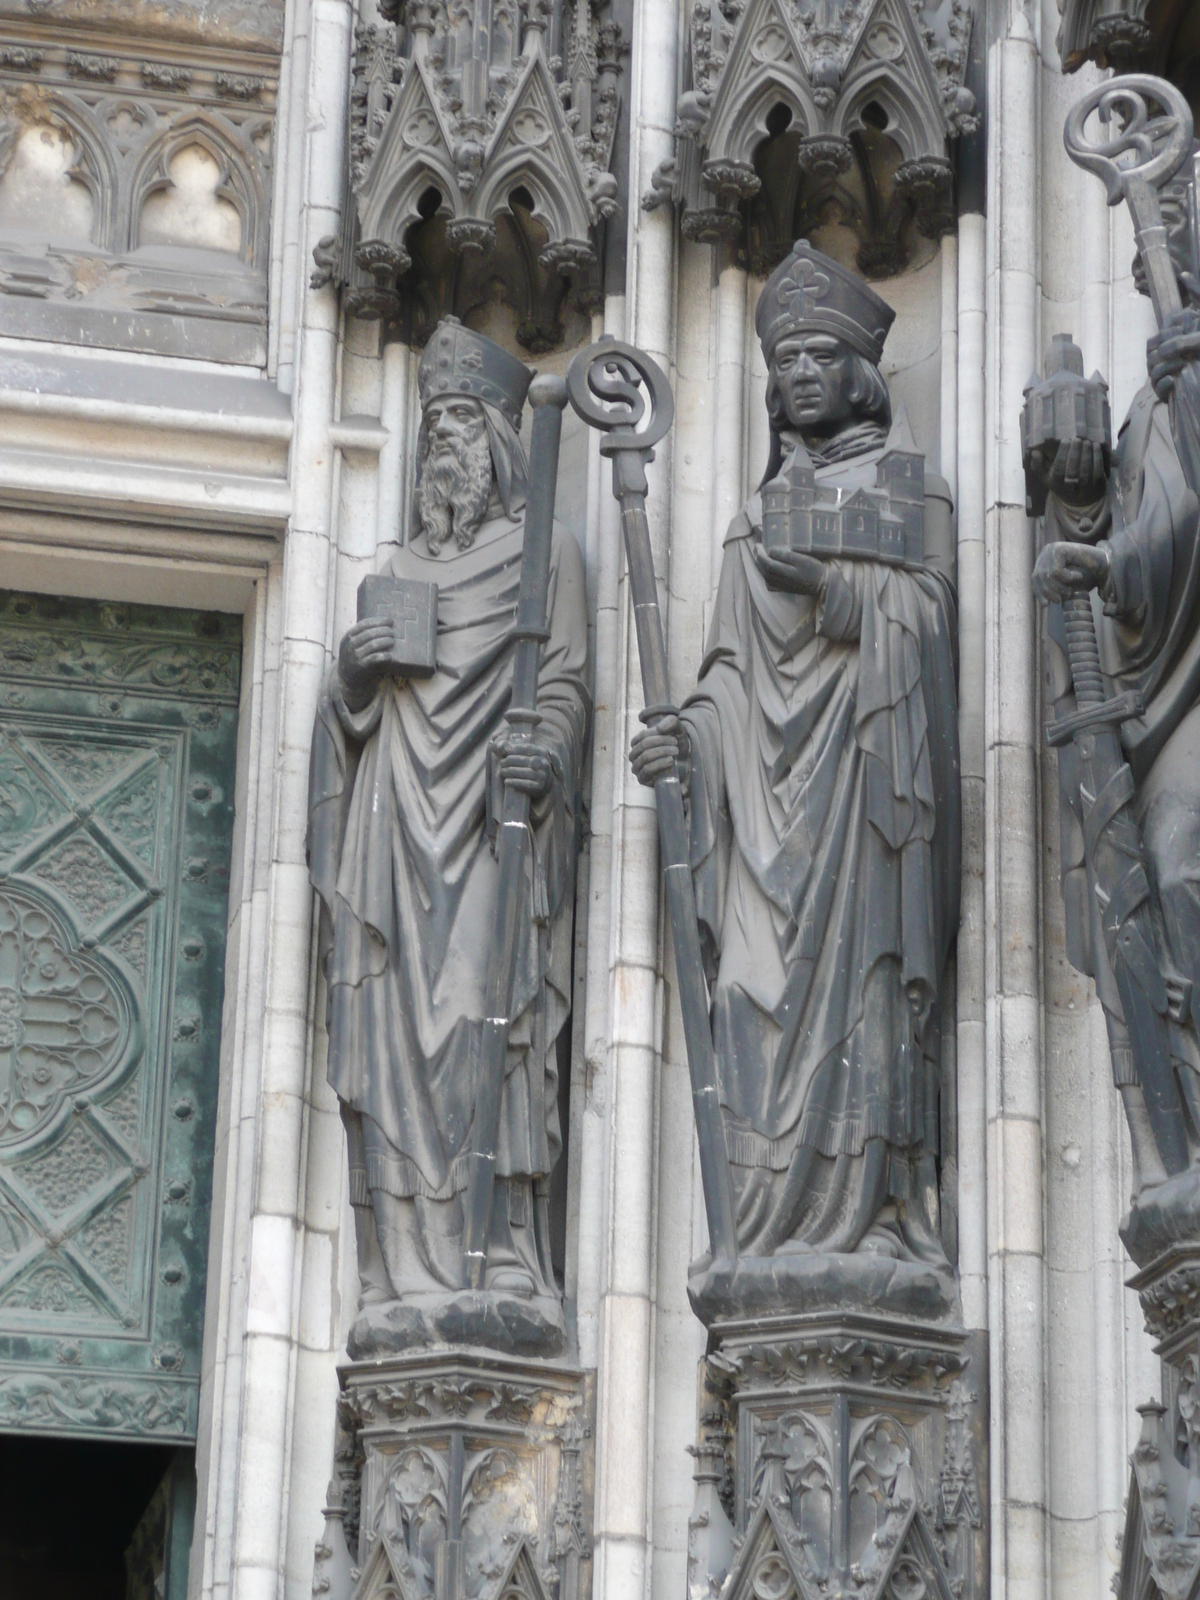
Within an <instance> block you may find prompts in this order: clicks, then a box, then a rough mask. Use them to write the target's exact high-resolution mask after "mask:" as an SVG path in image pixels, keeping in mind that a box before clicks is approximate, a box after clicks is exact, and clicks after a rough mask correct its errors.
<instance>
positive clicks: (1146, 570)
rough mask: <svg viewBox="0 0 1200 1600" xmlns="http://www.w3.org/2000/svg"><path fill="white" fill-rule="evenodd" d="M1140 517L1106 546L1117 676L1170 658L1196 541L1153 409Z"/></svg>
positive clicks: (1190, 511)
mask: <svg viewBox="0 0 1200 1600" xmlns="http://www.w3.org/2000/svg"><path fill="white" fill-rule="evenodd" d="M1138 476H1139V480H1140V481H1139V484H1138V489H1139V493H1138V500H1137V514H1136V516H1134V517H1133V518H1131V519H1130V520H1129V521H1128V522H1127V523H1126V525H1125V526H1124V527H1123V528H1118V529H1117V530H1115V531H1114V533H1113V534H1112V535H1111V537H1110V538H1109V539H1108V540H1107V541H1105V548H1106V549H1107V550H1108V554H1109V562H1110V567H1109V578H1108V582H1107V584H1106V585H1105V587H1104V590H1103V592H1102V599H1103V601H1104V610H1105V612H1106V613H1107V615H1108V617H1109V619H1110V628H1109V629H1108V630H1107V632H1108V634H1109V640H1108V651H1107V652H1106V653H1107V654H1108V660H1106V662H1105V666H1106V667H1108V668H1109V669H1110V670H1112V671H1114V672H1115V673H1128V672H1138V671H1141V670H1143V669H1144V668H1146V667H1147V666H1149V665H1150V664H1151V662H1152V661H1153V660H1154V659H1155V658H1156V657H1157V656H1159V655H1160V654H1161V653H1162V652H1163V651H1164V650H1166V652H1167V654H1168V655H1171V656H1173V655H1174V653H1175V649H1176V648H1177V641H1175V640H1174V639H1173V638H1172V637H1171V634H1172V625H1173V623H1176V622H1177V621H1178V616H1177V613H1178V609H1179V607H1178V600H1179V598H1180V597H1179V595H1178V593H1177V592H1176V591H1177V589H1178V586H1179V583H1180V581H1181V580H1182V579H1183V578H1184V577H1185V572H1184V571H1183V570H1182V569H1181V563H1182V566H1183V567H1186V565H1187V564H1188V563H1187V560H1186V557H1187V555H1188V554H1189V553H1190V545H1191V543H1192V541H1193V539H1194V529H1195V525H1196V514H1197V507H1196V497H1195V495H1194V494H1193V493H1192V491H1191V490H1190V489H1189V488H1188V486H1187V483H1186V481H1185V480H1184V476H1183V472H1182V469H1181V467H1180V463H1179V456H1178V454H1177V452H1176V448H1175V441H1174V439H1173V437H1172V434H1171V428H1170V423H1169V420H1168V412H1167V408H1166V407H1165V406H1162V405H1159V406H1156V407H1155V411H1154V417H1153V422H1152V424H1151V426H1150V428H1149V430H1148V437H1147V438H1146V441H1145V454H1144V457H1143V459H1142V462H1141V471H1140V474H1139V475H1138Z"/></svg>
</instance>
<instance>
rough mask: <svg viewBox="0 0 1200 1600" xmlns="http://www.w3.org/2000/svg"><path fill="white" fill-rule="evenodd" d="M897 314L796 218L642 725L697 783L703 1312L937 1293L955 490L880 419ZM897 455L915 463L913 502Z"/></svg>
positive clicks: (899, 1307)
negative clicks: (710, 1146) (717, 1116)
mask: <svg viewBox="0 0 1200 1600" xmlns="http://www.w3.org/2000/svg"><path fill="white" fill-rule="evenodd" d="M893 316H894V313H893V311H892V310H891V308H890V307H889V306H887V305H886V304H885V303H884V302H883V301H882V300H881V299H880V298H879V297H878V296H877V295H876V294H874V293H873V292H872V290H871V289H869V288H868V287H867V285H866V284H865V283H863V282H862V281H861V280H860V279H858V278H857V277H855V276H854V275H853V274H851V273H849V272H847V271H846V270H845V269H844V268H842V267H841V266H839V265H838V264H837V263H836V262H834V261H832V260H830V259H829V258H828V257H826V256H823V255H822V254H820V253H819V252H818V251H815V250H813V249H811V248H810V247H809V246H808V244H807V243H804V242H801V243H800V244H798V245H796V247H795V248H794V250H793V251H792V253H791V254H790V255H789V257H788V258H787V260H786V261H785V262H784V263H783V265H782V266H781V267H780V268H779V269H778V270H777V271H776V272H775V273H774V274H773V276H772V277H771V278H770V280H769V281H768V283H767V285H766V287H765V288H764V290H763V293H762V296H761V298H760V300H759V304H758V311H757V316H756V326H757V329H758V332H759V336H760V338H761V339H762V344H763V351H764V354H765V356H766V359H767V364H768V369H769V380H768V390H767V404H768V409H769V412H770V418H771V458H770V461H769V463H768V466H767V471H766V475H765V477H764V480H763V485H762V487H761V489H760V492H759V493H757V494H755V495H754V496H752V497H751V499H750V500H749V501H748V502H747V504H746V506H745V508H744V509H743V510H742V511H741V512H740V513H739V515H738V516H737V517H736V518H735V519H734V521H733V523H732V524H731V526H730V529H729V532H728V534H727V536H726V540H725V553H724V559H723V563H722V568H721V577H720V585H719V590H718V594H717V599H716V606H715V611H714V616H713V621H712V627H711V631H710V635H709V640H708V649H707V654H706V656H705V660H704V663H703V666H702V668H701V671H700V679H699V683H698V685H697V688H696V692H695V693H694V694H693V695H692V697H691V698H690V699H689V700H688V701H687V702H686V704H685V705H684V708H683V711H682V713H681V718H680V722H679V723H676V724H674V725H667V724H664V723H659V725H658V727H657V728H656V729H654V730H652V731H647V732H645V733H643V734H640V735H639V736H638V737H637V738H636V739H635V740H634V742H633V749H632V761H633V766H634V770H635V772H636V774H637V776H638V778H639V779H640V781H641V782H643V783H647V784H649V783H653V781H654V779H655V777H656V776H657V775H658V773H659V772H660V771H662V770H663V769H664V764H665V763H669V762H673V761H679V762H680V763H681V764H682V765H683V768H684V770H685V773H686V781H687V786H688V794H689V800H688V809H689V821H690V830H691V861H692V869H693V877H694V882H695V888H696V898H697V908H698V914H699V917H700V920H701V924H702V936H703V942H704V946H705V950H706V956H707V962H708V978H709V989H710V996H711V1007H712V1022H713V1029H714V1041H715V1045H716V1055H717V1062H718V1072H719V1078H720V1092H721V1102H722V1108H723V1112H724V1121H725V1137H726V1144H727V1148H728V1151H729V1158H730V1162H731V1165H732V1169H733V1174H734V1190H735V1204H736V1207H737V1232H738V1244H739V1251H740V1254H739V1259H738V1261H737V1263H736V1264H735V1265H733V1266H732V1267H731V1266H730V1265H729V1264H728V1263H723V1262H720V1261H718V1262H709V1261H707V1260H705V1261H701V1262H699V1263H697V1264H696V1265H695V1266H694V1267H693V1270H692V1275H691V1282H690V1289H691V1295H692V1303H693V1306H694V1307H695V1309H696V1311H697V1314H698V1315H699V1316H701V1318H702V1319H703V1320H704V1321H706V1322H709V1323H711V1322H713V1321H714V1320H719V1319H722V1318H728V1317H739V1316H751V1315H759V1314H769V1313H773V1312H780V1311H786V1310H788V1309H789V1308H791V1309H795V1308H799V1307H800V1306H803V1307H804V1308H806V1309H812V1308H815V1307H819V1306H822V1305H823V1306H835V1307H837V1308H839V1309H840V1310H842V1311H854V1310H856V1309H858V1310H869V1309H871V1308H886V1309H887V1310H889V1311H891V1312H893V1313H896V1314H900V1315H910V1316H916V1317H920V1318H923V1319H952V1318H953V1316H954V1312H955V1307H956V1291H955V1283H954V1275H953V1272H952V1270H951V1268H950V1266H949V1264H948V1262H947V1259H946V1254H945V1250H944V1248H943V1244H942V1238H941V1231H940V1218H939V1194H938V1085H939V1056H940V1030H941V1003H942V999H943V984H944V974H945V967H946V961H947V958H948V956H949V954H950V951H951V949H952V945H953V939H954V935H955V932H956V929H957V919H958V904H959V853H960V847H959V834H960V816H959V778H958V739H957V699H956V689H955V641H956V637H957V625H956V607H955V595H954V589H953V585H952V575H953V558H952V554H951V539H950V520H949V510H950V508H949V495H948V491H947V489H946V486H945V484H944V483H943V482H942V481H941V480H939V479H936V478H935V477H933V476H932V475H929V474H926V475H924V476H923V477H922V474H923V471H924V469H923V462H922V460H921V458H920V456H919V455H918V454H917V453H916V452H915V448H914V447H913V445H912V441H911V436H910V435H909V434H908V430H907V426H906V424H904V423H903V421H902V420H898V422H897V424H896V425H895V426H892V414H891V404H890V400H889V396H888V390H887V385H886V383H885V382H884V380H883V377H882V375H881V374H880V371H879V360H880V357H881V354H882V349H883V343H884V339H885V337H886V334H887V331H888V329H889V327H890V325H891V322H892V319H893ZM897 472H898V473H899V474H900V475H901V476H903V475H905V474H907V476H908V478H909V479H910V480H913V479H914V474H915V485H916V488H915V494H913V495H909V496H908V498H907V499H905V498H904V495H903V494H899V495H896V494H893V493H892V489H893V488H895V487H897V484H896V474H897ZM889 485H891V486H892V487H889ZM881 486H882V487H881ZM766 502H769V507H768V513H766V514H765V513H764V503H766ZM780 506H783V507H784V509H783V510H782V511H780V510H779V509H778V508H779V507H780ZM780 519H782V520H780ZM764 521H766V522H767V523H768V528H767V533H768V537H767V540H766V542H764ZM776 524H778V527H777V526H776ZM780 529H782V534H781V533H780ZM789 529H790V535H789V533H788V530H789ZM893 536H894V537H893ZM913 537H915V538H916V539H917V540H918V543H917V544H916V545H915V546H914V544H913ZM889 540H890V541H891V542H890V543H889ZM906 541H907V542H906ZM922 548H923V559H922ZM914 549H915V550H916V556H915V559H914V558H913V552H914Z"/></svg>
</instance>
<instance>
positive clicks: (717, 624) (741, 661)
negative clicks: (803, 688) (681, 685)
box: [681, 521, 750, 983]
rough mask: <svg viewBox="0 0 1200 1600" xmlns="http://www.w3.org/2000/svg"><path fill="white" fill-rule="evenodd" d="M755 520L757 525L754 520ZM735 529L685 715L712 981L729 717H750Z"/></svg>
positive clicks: (745, 597) (722, 873) (694, 863)
mask: <svg viewBox="0 0 1200 1600" xmlns="http://www.w3.org/2000/svg"><path fill="white" fill-rule="evenodd" d="M747 526H749V525H748V524H747ZM736 527H737V524H736V521H735V528H734V529H731V530H730V537H729V539H728V540H727V541H726V544H725V550H724V555H723V557H722V560H721V576H720V581H719V582H718V585H717V598H716V603H715V605H714V607H713V615H712V622H711V624H710V627H709V633H708V643H707V648H706V649H705V653H704V660H703V661H702V662H701V665H700V676H699V681H698V682H697V685H696V692H695V693H694V694H693V695H691V696H690V697H689V699H688V700H686V701H685V702H684V706H683V711H682V713H681V715H682V718H683V722H684V725H685V727H686V728H687V732H688V738H689V739H690V741H691V747H692V759H691V776H690V780H689V784H688V826H689V835H690V837H689V852H690V861H691V867H692V883H693V886H694V889H695V894H696V916H697V920H698V922H699V924H700V945H701V950H702V952H703V956H704V964H705V969H706V974H707V977H708V980H709V982H710V983H711V982H713V981H714V979H715V977H716V972H717V964H718V961H719V959H720V953H721V928H722V924H723V922H724V917H725V889H726V881H727V878H728V874H729V856H730V850H731V847H732V841H733V828H732V824H731V822H730V817H729V800H728V795H727V792H726V785H725V754H724V748H723V738H722V718H733V719H734V724H733V725H734V726H738V727H744V726H745V722H746V718H747V717H748V716H749V701H748V695H749V688H748V662H747V659H746V647H745V639H746V638H747V637H748V636H749V633H748V630H749V625H750V624H749V607H750V595H749V590H748V587H747V584H746V576H745V565H744V562H745V555H744V550H745V545H746V540H745V538H744V537H737V536H735V529H736Z"/></svg>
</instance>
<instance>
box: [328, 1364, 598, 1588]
mask: <svg viewBox="0 0 1200 1600" xmlns="http://www.w3.org/2000/svg"><path fill="white" fill-rule="evenodd" d="M340 1377H341V1383H342V1395H341V1397H340V1400H339V1410H338V1422H339V1429H338V1443H337V1451H336V1461H337V1466H336V1476H335V1478H334V1481H333V1483H332V1484H331V1485H330V1493H329V1505H328V1506H327V1508H326V1524H325V1534H324V1537H323V1539H322V1542H321V1543H320V1544H319V1545H318V1546H317V1561H316V1572H315V1577H314V1581H313V1590H314V1593H316V1594H318V1595H328V1597H329V1600H385V1597H387V1600H477V1597H479V1600H491V1597H492V1596H504V1597H505V1600H581V1597H582V1596H583V1595H585V1594H586V1593H588V1591H589V1589H590V1582H591V1579H590V1563H591V1535H590V1507H591V1480H592V1445H591V1433H592V1430H591V1425H590V1418H591V1411H592V1406H593V1396H592V1394H591V1392H590V1390H589V1388H588V1386H587V1382H586V1380H585V1377H584V1374H583V1373H581V1372H579V1371H577V1370H575V1369H572V1368H567V1367H558V1366H551V1365H550V1364H549V1363H546V1362H539V1361H528V1360H519V1359H516V1358H512V1357H505V1356H501V1355H497V1354H495V1353H494V1352H491V1351H486V1350H460V1351H447V1350H442V1351H434V1352H425V1353H422V1354H415V1353H414V1354H409V1355H401V1356H394V1357H391V1358H390V1359H387V1360H379V1361H370V1362H365V1361H360V1362H355V1363H354V1364H352V1365H350V1366H347V1367H344V1368H342V1370H341V1373H340Z"/></svg>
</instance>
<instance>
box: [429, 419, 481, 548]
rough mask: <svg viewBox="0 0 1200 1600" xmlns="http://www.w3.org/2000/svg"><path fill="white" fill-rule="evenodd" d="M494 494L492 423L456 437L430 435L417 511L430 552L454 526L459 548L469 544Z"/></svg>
mask: <svg viewBox="0 0 1200 1600" xmlns="http://www.w3.org/2000/svg"><path fill="white" fill-rule="evenodd" d="M491 497H492V447H491V445H490V443H489V442H488V436H487V429H486V428H485V427H484V425H483V423H482V422H480V424H479V427H478V431H477V432H474V433H472V434H470V435H467V436H465V437H463V438H462V439H461V440H460V441H455V442H453V443H451V442H447V441H443V442H439V441H438V440H437V439H434V438H431V439H430V441H429V444H428V446H427V448H426V452H425V459H424V462H423V463H422V466H421V482H420V484H419V485H418V487H417V512H418V514H419V516H420V518H421V526H422V528H424V530H425V540H426V543H427V544H428V545H429V553H430V555H434V556H436V555H439V554H440V553H441V548H442V545H443V544H444V543H445V542H446V540H447V539H448V538H449V537H450V533H451V529H453V532H454V538H455V540H456V542H457V544H458V548H459V549H460V550H469V549H470V547H471V546H472V545H473V544H474V543H475V535H476V534H477V533H478V532H479V527H480V524H481V523H482V522H483V519H484V517H485V516H486V514H487V508H488V501H489V500H490V499H491Z"/></svg>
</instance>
